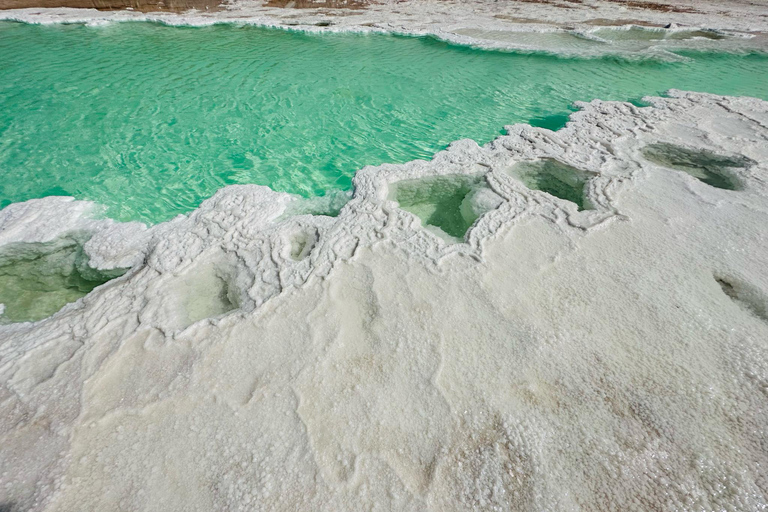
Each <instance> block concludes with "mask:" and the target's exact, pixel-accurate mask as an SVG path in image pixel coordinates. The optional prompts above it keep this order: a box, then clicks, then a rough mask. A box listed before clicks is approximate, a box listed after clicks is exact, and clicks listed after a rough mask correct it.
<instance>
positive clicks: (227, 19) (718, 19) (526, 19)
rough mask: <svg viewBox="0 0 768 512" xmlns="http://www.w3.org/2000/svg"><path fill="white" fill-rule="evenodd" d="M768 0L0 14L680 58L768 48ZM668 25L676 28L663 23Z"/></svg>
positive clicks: (438, 2)
mask: <svg viewBox="0 0 768 512" xmlns="http://www.w3.org/2000/svg"><path fill="white" fill-rule="evenodd" d="M639 5H644V6H646V7H642V8H640V7H638V6H639ZM647 6H651V8H648V7H647ZM653 6H655V8H654V7H653ZM765 7H766V6H765V2H760V1H758V2H753V1H742V0H730V1H727V2H723V1H717V0H668V1H648V2H642V1H640V2H637V1H635V2H628V3H627V2H619V1H617V0H582V1H579V2H573V1H569V0H541V1H530V0H529V1H524V2H521V1H497V0H415V1H414V0H411V1H398V0H383V1H375V2H373V3H371V4H370V5H368V6H366V7H365V8H360V9H327V8H312V9H284V8H276V7H266V6H265V2H263V1H262V0H234V1H232V2H229V3H228V4H226V6H225V9H223V10H221V11H216V12H201V11H189V12H186V13H182V14H173V13H140V12H134V11H127V10H124V11H97V10H95V9H68V8H58V9H42V8H30V9H15V10H5V11H0V20H18V21H23V22H27V23H40V24H49V23H87V24H89V25H94V26H98V25H105V24H108V23H110V22H115V21H139V20H148V21H156V22H160V23H166V24H169V25H211V24H214V23H236V24H250V25H259V26H266V27H278V28H284V29H288V30H302V31H310V32H350V31H351V32H384V33H399V34H408V35H431V36H435V37H438V38H440V39H443V40H446V41H451V42H455V43H459V44H468V45H475V46H480V47H486V48H501V49H517V50H524V51H545V52H552V53H557V54H566V55H584V56H597V55H604V54H621V55H653V56H655V57H657V58H658V57H668V58H675V57H674V56H673V55H672V54H670V53H668V52H666V50H670V49H680V48H691V49H700V50H708V49H709V50H717V51H744V50H749V49H753V48H757V49H761V50H766V49H768V35H766V33H768V15H767V14H766V9H765ZM641 26H642V27H647V28H648V30H652V31H654V32H653V34H657V35H658V37H649V33H648V32H647V31H645V32H637V30H638V29H639V27H641ZM667 26H670V28H669V29H667V30H665V29H664V28H663V27H667ZM606 27H613V28H616V27H621V28H622V30H628V29H631V28H632V27H634V28H635V31H634V32H632V33H631V35H637V36H638V37H636V38H635V37H629V38H627V37H626V36H627V34H623V35H622V34H619V35H616V34H615V33H614V34H612V33H611V28H606ZM701 30H703V31H704V32H701ZM712 36H717V37H722V38H720V39H712V38H711V37H712Z"/></svg>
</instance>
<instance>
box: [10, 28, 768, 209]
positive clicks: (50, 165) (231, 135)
mask: <svg viewBox="0 0 768 512" xmlns="http://www.w3.org/2000/svg"><path fill="white" fill-rule="evenodd" d="M687 56H688V57H689V60H688V61H687V62H661V61H649V60H646V61H637V60H635V61H632V60H622V59H617V58H603V59H576V58H568V59H566V58H558V57H554V56H549V55H543V54H520V53H504V52H490V51H482V50H476V49H471V48H465V47H458V46H453V45H449V44H446V43H443V42H439V41H436V40H434V39H431V38H409V37H395V36H386V35H353V34H325V35H310V34H301V33H292V32H285V31H280V30H269V29H260V28H254V27H238V26H228V25H218V26H212V27H206V28H174V27H164V26H160V25H155V24H149V23H121V24H113V25H109V26H106V27H96V28H94V27H85V26H83V25H58V26H47V27H46V26H32V25H23V24H16V23H0V173H2V176H3V180H2V183H0V206H6V205H7V204H9V203H11V202H16V201H23V200H26V199H30V198H35V197H43V196H47V195H72V196H74V197H76V198H79V199H90V200H94V201H97V202H99V203H102V204H105V205H106V206H107V207H108V214H109V215H110V216H111V217H114V218H116V219H120V220H142V221H147V222H151V223H154V222H159V221H162V220H166V219H168V218H170V217H172V216H174V215H176V214H179V213H184V212H188V211H190V210H191V209H193V208H194V207H195V206H197V205H198V204H199V203H200V201H202V200H203V199H205V198H207V197H210V196H211V195H212V194H213V193H214V192H215V191H216V190H217V189H219V188H220V187H223V186H225V185H229V184H235V183H256V184H261V185H268V186H270V187H272V188H273V189H275V190H281V191H286V192H292V193H298V194H302V195H304V196H315V195H322V194H324V193H325V192H326V191H328V190H332V189H348V188H349V187H350V186H351V178H352V176H353V175H354V173H355V171H356V170H357V169H359V168H360V167H362V166H364V165H367V164H380V163H383V162H405V161H408V160H412V159H414V158H429V157H430V156H431V155H432V154H433V153H435V152H436V151H439V150H441V149H443V148H445V147H446V145H447V144H448V143H449V142H451V141H453V140H456V139H460V138H467V137H469V138H472V139H475V140H477V141H478V142H480V143H485V142H487V141H489V140H491V139H493V138H494V137H495V136H497V135H498V134H500V133H501V132H502V127H503V126H504V125H506V124H512V123H516V122H532V123H533V124H538V125H544V126H547V127H552V128H556V127H558V126H559V125H561V124H562V122H563V120H564V117H563V116H564V115H565V114H567V113H568V112H569V105H570V104H571V103H572V102H573V101H575V100H591V99H593V98H602V99H615V100H628V99H633V98H639V97H641V96H643V95H647V94H660V93H662V92H663V91H665V90H666V89H669V88H681V89H690V90H697V91H707V92H714V93H721V94H733V95H750V96H757V97H761V98H768V80H766V76H768V56H766V55H763V54H748V55H734V54H712V53H709V54H705V53H699V54H694V53H689V54H687Z"/></svg>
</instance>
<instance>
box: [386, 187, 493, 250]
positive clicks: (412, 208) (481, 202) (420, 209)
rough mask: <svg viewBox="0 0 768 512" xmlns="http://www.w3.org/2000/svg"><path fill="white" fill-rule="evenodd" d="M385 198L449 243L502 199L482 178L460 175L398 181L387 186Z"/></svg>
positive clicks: (461, 238) (457, 239) (459, 238)
mask: <svg viewBox="0 0 768 512" xmlns="http://www.w3.org/2000/svg"><path fill="white" fill-rule="evenodd" d="M389 198H390V199H391V200H393V201H396V202H397V203H398V205H399V207H400V208H402V209H403V210H405V211H407V212H410V213H412V214H414V215H416V216H417V217H419V219H421V224H422V225H423V226H424V227H426V228H427V229H429V230H430V231H432V232H433V233H435V234H437V235H438V236H441V237H442V238H444V239H446V240H448V241H450V242H457V241H461V240H463V239H464V235H466V233H467V231H469V228H471V227H472V225H473V224H474V223H475V221H477V219H479V218H480V217H481V216H482V215H483V214H485V213H487V212H489V211H491V210H493V209H495V208H497V207H498V206H499V205H500V204H501V203H502V202H503V199H502V198H501V197H500V196H498V195H497V194H496V193H495V192H493V190H491V188H490V187H489V186H488V183H487V182H486V180H485V177H483V176H478V175H473V176H468V175H464V174H451V175H447V176H430V177H427V178H420V179H414V180H403V181H399V182H397V183H394V184H392V185H390V192H389Z"/></svg>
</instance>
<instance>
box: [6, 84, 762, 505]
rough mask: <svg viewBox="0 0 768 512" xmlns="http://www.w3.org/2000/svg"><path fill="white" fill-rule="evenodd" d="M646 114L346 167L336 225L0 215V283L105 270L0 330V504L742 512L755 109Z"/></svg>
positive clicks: (209, 213)
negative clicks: (76, 292)
mask: <svg viewBox="0 0 768 512" xmlns="http://www.w3.org/2000/svg"><path fill="white" fill-rule="evenodd" d="M648 101H650V103H651V106H650V107H643V108H639V107H636V106H633V105H630V104H626V103H613V102H610V103H609V102H600V101H595V102H592V103H589V104H581V105H579V106H580V107H581V111H580V112H578V113H576V114H574V115H573V116H572V117H571V120H570V122H569V123H568V125H567V126H566V127H565V128H563V129H562V130H560V131H557V132H551V131H548V130H545V129H541V128H531V127H529V126H522V125H516V126H511V127H508V135H506V136H503V137H500V138H498V139H497V140H495V141H494V142H492V143H490V144H488V145H486V146H484V147H479V146H478V145H477V144H475V143H474V142H472V141H459V142H456V143H454V144H452V145H451V146H450V147H449V148H448V149H447V150H446V151H444V152H442V153H439V154H437V155H436V156H435V157H434V159H433V160H432V161H429V162H426V161H415V162H411V163H409V164H405V165H384V166H380V167H376V168H374V167H368V168H365V169H363V170H361V171H360V172H359V173H358V174H357V176H356V177H355V191H354V194H353V196H352V197H351V199H350V200H349V202H348V203H347V204H346V205H345V206H344V207H343V208H341V210H340V212H339V213H338V216H336V217H332V216H328V215H312V214H310V213H307V212H311V211H312V208H309V207H307V206H306V205H304V206H302V205H301V204H300V203H301V200H299V199H297V198H295V197H292V196H289V195H287V194H281V193H276V192H273V191H270V190H269V189H266V188H263V187H257V186H237V187H228V188H225V189H223V190H221V191H220V192H219V193H217V194H216V195H215V196H214V197H212V198H211V199H209V200H208V201H206V202H205V203H203V204H202V205H201V207H200V208H199V209H198V210H196V211H195V212H193V213H192V214H190V215H189V216H187V217H179V218H178V219H175V220H173V221H171V222H168V223H164V224H160V225H158V226H154V227H152V228H145V227H144V226H142V225H139V224H118V223H115V222H112V221H109V220H99V219H98V215H96V213H97V210H98V209H97V208H96V207H95V206H94V205H92V204H89V203H85V202H78V201H72V200H70V199H65V198H47V199H42V200H35V201H29V202H26V203H21V204H16V205H11V206H9V207H7V208H6V209H4V210H2V212H0V230H1V231H0V254H2V255H3V258H4V259H3V262H4V264H6V265H7V266H8V268H15V267H13V265H14V261H13V255H14V254H17V253H18V251H19V247H22V248H24V251H25V252H23V254H25V255H26V256H25V258H27V260H28V259H29V258H30V256H29V254H30V251H33V250H35V248H40V247H50V244H56V243H60V242H57V241H59V240H79V241H81V242H82V243H81V245H80V246H79V247H81V248H82V249H81V250H82V251H83V254H85V255H87V257H88V261H87V265H88V268H89V269H91V270H93V271H99V272H101V274H100V275H101V276H102V277H103V276H107V275H108V274H107V273H108V272H111V271H115V272H117V270H118V269H129V270H127V271H126V273H125V274H124V275H122V276H121V277H116V278H114V279H111V280H109V281H107V282H106V283H105V284H102V285H100V286H97V287H96V288H95V289H94V290H93V291H91V292H90V293H88V294H87V295H86V296H85V297H83V298H80V299H78V300H76V301H75V302H73V303H70V304H68V305H66V306H64V307H63V309H61V310H60V311H58V312H57V313H55V314H53V315H52V316H51V317H49V318H46V319H43V320H40V321H37V322H35V323H23V322H15V323H8V324H6V325H2V326H0V358H1V359H0V468H2V469H0V509H2V510H3V511H17V510H19V511H21V510H46V511H73V510H156V511H169V510H200V511H210V510H361V509H376V510H378V509H382V510H390V509H393V510H436V511H437V510H439V511H443V510H466V509H477V510H525V511H532V510H541V511H550V510H744V511H755V510H761V509H764V508H767V507H768V473H767V472H766V471H765V468H766V467H768V446H766V442H765V439H766V436H765V425H766V424H768V313H767V312H768V270H766V269H768V238H766V236H765V232H766V231H765V230H766V226H767V225H768V184H767V183H768V181H767V179H766V177H767V176H768V143H767V141H768V103H765V102H761V101H759V100H754V99H748V98H725V97H718V96H711V95H703V94H690V93H683V92H676V91H672V92H671V95H670V97H669V98H652V99H649V100H648ZM720 185H722V186H720ZM325 209H329V208H325ZM321 210H322V208H321ZM11 249H13V250H11ZM13 251H17V252H16V253H15V252H13ZM25 261H26V260H25ZM45 261H47V260H43V261H42V263H40V265H39V266H38V267H35V268H36V269H38V270H39V271H41V272H43V271H45V268H46V267H45V265H46V264H45ZM57 261H58V260H57ZM67 261H68V260H67ZM80 267H82V265H80ZM80 267H78V268H80ZM40 269H42V270H40ZM38 270H36V271H38ZM122 271H123V270H120V272H122ZM65 274H66V273H65ZM66 275H69V274H66ZM114 275H117V274H114ZM56 282H59V281H56ZM67 282H68V281H67ZM12 299H13V298H12V297H11V298H10V299H8V300H12ZM16 306H18V305H15V306H14V307H16ZM8 307H10V306H8Z"/></svg>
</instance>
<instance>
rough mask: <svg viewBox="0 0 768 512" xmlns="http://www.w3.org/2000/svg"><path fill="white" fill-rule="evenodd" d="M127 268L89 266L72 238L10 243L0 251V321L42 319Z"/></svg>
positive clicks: (119, 274) (78, 244)
mask: <svg viewBox="0 0 768 512" xmlns="http://www.w3.org/2000/svg"><path fill="white" fill-rule="evenodd" d="M126 271H127V269H115V270H106V271H104V270H96V269H94V268H92V267H90V266H89V265H88V256H87V255H86V254H85V251H84V250H83V245H82V243H81V242H78V241H76V240H72V239H61V240H57V241H55V242H50V243H18V244H12V245H9V246H7V247H5V248H4V249H3V251H2V254H0V304H3V308H2V313H1V314H0V323H4V324H7V323H14V322H34V321H37V320H42V319H43V318H46V317H49V316H51V315H53V314H54V313H56V312H57V311H58V310H60V309H61V308H62V307H64V306H65V305H66V304H69V303H70V302H75V301H76V300H77V299H79V298H80V297H83V296H85V295H86V294H88V293H89V292H90V291H91V290H93V289H94V288H96V287H97V286H99V285H101V284H104V283H106V282H107V281H109V280H110V279H114V278H116V277H119V276H121V275H123V274H124V273H125V272H126Z"/></svg>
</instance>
